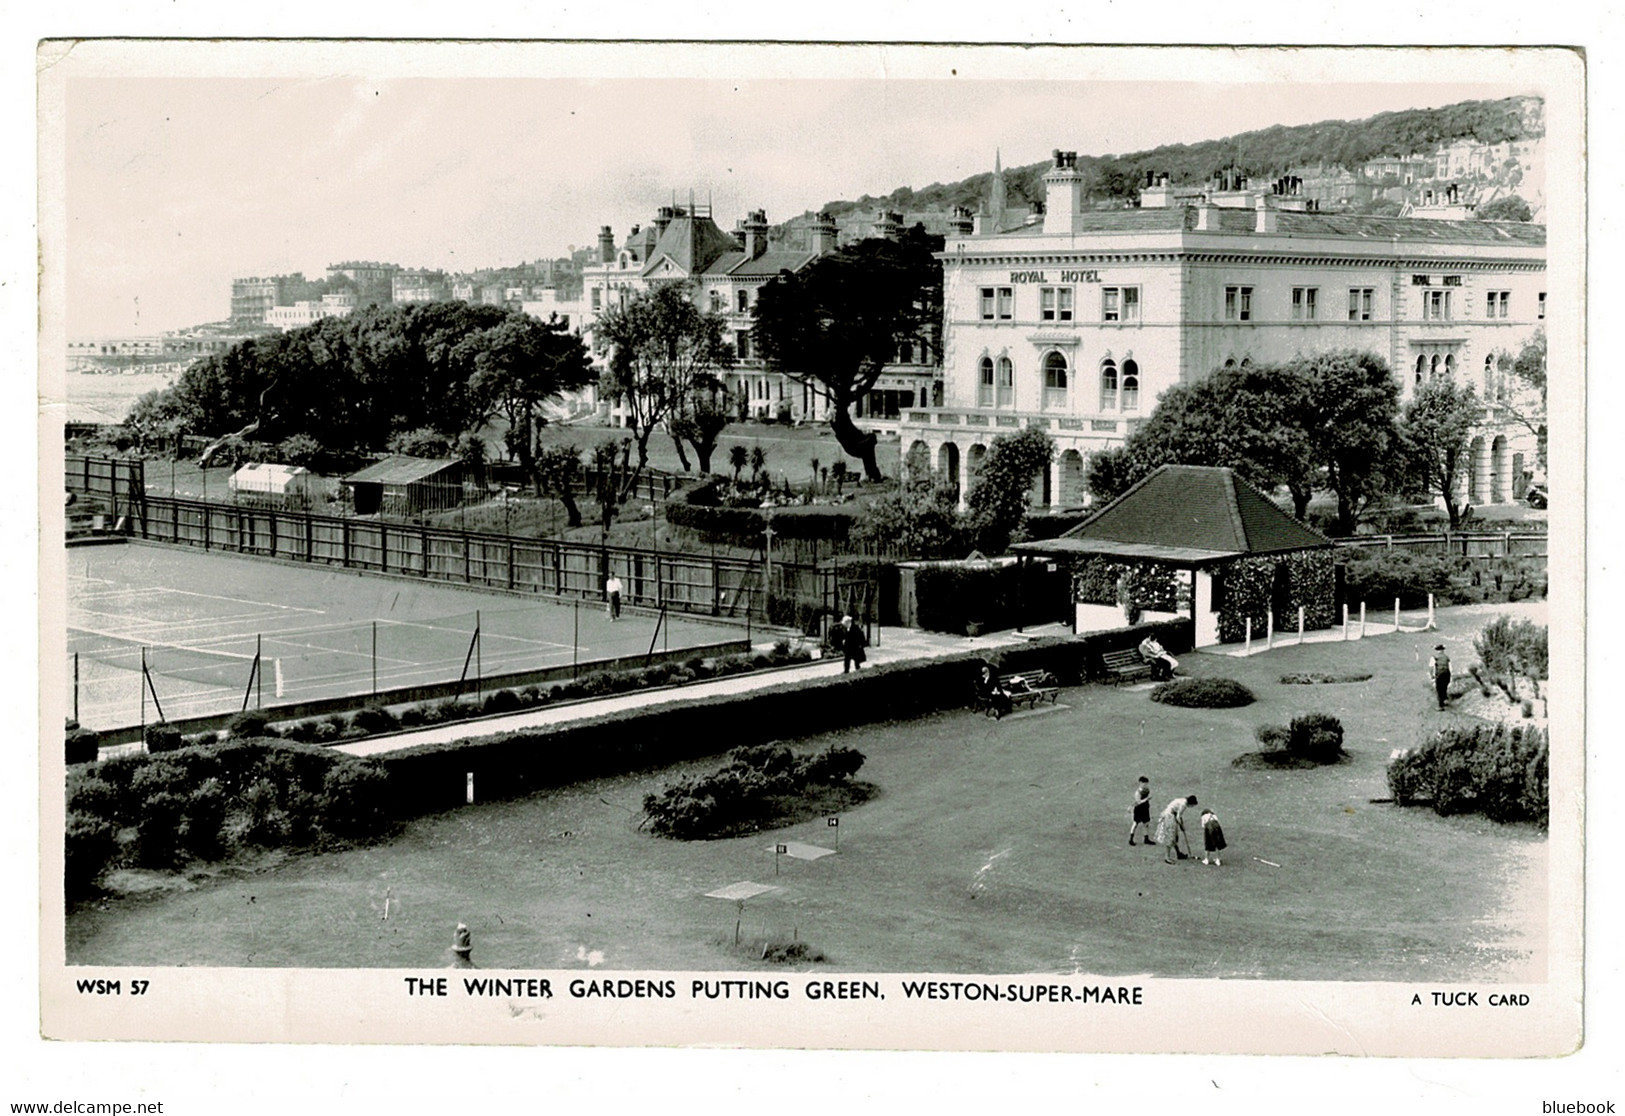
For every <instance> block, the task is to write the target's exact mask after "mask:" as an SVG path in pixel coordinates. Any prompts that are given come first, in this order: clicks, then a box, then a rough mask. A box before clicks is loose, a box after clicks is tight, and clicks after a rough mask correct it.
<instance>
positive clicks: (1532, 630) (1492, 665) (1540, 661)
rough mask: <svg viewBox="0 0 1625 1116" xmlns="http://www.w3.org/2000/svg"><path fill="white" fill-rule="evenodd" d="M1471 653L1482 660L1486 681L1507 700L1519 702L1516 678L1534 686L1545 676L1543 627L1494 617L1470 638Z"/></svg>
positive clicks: (1510, 618) (1546, 668)
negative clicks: (1471, 644) (1473, 651)
mask: <svg viewBox="0 0 1625 1116" xmlns="http://www.w3.org/2000/svg"><path fill="white" fill-rule="evenodd" d="M1473 650H1475V651H1477V652H1478V657H1479V659H1480V660H1482V661H1483V663H1484V669H1485V672H1486V673H1488V674H1489V676H1490V681H1491V682H1493V683H1494V684H1495V685H1497V686H1499V687H1500V688H1501V690H1502V692H1503V693H1505V694H1506V695H1507V700H1508V701H1512V702H1516V701H1518V700H1519V698H1518V679H1519V678H1527V679H1529V680H1530V682H1531V683H1534V682H1538V680H1539V679H1542V678H1545V677H1546V675H1547V674H1548V673H1549V660H1548V656H1547V642H1546V626H1545V625H1544V624H1536V623H1534V622H1533V621H1530V620H1514V619H1513V618H1512V617H1510V616H1497V617H1496V618H1495V619H1494V620H1492V621H1490V622H1489V623H1488V624H1486V625H1484V628H1483V630H1482V631H1480V632H1479V633H1478V635H1477V636H1476V637H1475V638H1474V639H1473ZM1536 694H1537V696H1538V694H1539V691H1538V690H1537V691H1536Z"/></svg>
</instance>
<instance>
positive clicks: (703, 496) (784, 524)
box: [665, 480, 863, 546]
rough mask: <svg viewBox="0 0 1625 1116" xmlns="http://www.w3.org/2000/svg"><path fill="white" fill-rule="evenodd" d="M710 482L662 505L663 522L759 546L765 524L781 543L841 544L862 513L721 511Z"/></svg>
mask: <svg viewBox="0 0 1625 1116" xmlns="http://www.w3.org/2000/svg"><path fill="white" fill-rule="evenodd" d="M719 484H720V481H717V480H713V481H712V482H710V483H708V484H702V485H700V486H699V487H697V488H693V489H689V490H687V491H686V492H683V493H679V494H678V495H676V496H673V497H672V499H671V500H669V501H668V502H667V503H666V505H665V514H666V522H667V523H670V524H671V525H672V526H674V527H685V528H687V529H688V530H691V531H700V532H703V533H705V534H707V535H711V536H716V537H717V538H725V539H729V540H739V541H740V542H741V543H743V544H744V545H748V546H760V545H761V542H762V537H763V535H764V533H765V531H766V528H767V524H768V520H769V519H770V518H771V520H772V522H773V534H774V536H775V537H777V538H784V539H821V540H829V541H833V542H845V541H846V539H847V537H848V535H849V534H850V532H851V530H852V524H853V523H854V522H856V521H857V520H858V519H859V518H860V517H861V516H862V514H863V513H862V511H861V509H860V508H859V507H858V506H857V505H852V504H839V505H837V504H807V505H800V506H798V505H793V504H792V505H787V506H784V507H775V508H768V509H764V508H738V507H723V506H722V505H721V504H719V503H718V497H717V488H718V486H719Z"/></svg>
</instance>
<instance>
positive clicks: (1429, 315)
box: [1422, 291, 1450, 322]
mask: <svg viewBox="0 0 1625 1116" xmlns="http://www.w3.org/2000/svg"><path fill="white" fill-rule="evenodd" d="M1422 317H1424V318H1426V319H1427V320H1428V321H1430V322H1443V321H1448V320H1449V319H1450V292H1449V291H1423V292H1422Z"/></svg>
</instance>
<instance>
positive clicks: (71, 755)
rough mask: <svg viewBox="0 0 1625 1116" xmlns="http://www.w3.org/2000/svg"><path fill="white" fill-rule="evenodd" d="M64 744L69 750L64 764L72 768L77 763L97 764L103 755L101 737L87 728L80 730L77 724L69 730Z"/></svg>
mask: <svg viewBox="0 0 1625 1116" xmlns="http://www.w3.org/2000/svg"><path fill="white" fill-rule="evenodd" d="M64 743H65V746H66V749H67V750H66V753H65V758H64V762H66V763H67V764H68V765H70V766H72V765H73V764H76V763H95V762H96V760H97V758H98V757H99V756H100V755H101V737H100V736H98V735H97V734H96V733H94V732H92V731H90V730H89V729H87V728H80V727H79V726H78V725H77V724H74V725H71V726H70V727H69V728H68V730H67V736H66V739H65V741H64Z"/></svg>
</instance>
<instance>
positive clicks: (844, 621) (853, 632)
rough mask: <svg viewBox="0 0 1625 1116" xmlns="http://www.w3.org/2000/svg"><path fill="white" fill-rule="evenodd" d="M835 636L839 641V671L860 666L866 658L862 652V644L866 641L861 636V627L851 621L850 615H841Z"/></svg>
mask: <svg viewBox="0 0 1625 1116" xmlns="http://www.w3.org/2000/svg"><path fill="white" fill-rule="evenodd" d="M836 636H837V638H838V639H839V640H840V643H841V658H842V664H841V673H842V674H845V673H846V672H847V671H849V670H857V669H859V668H861V667H862V666H863V661H864V660H865V659H866V658H868V656H867V655H865V654H864V653H863V645H864V643H865V642H867V641H866V640H865V639H864V638H863V629H862V628H860V627H858V626H857V624H855V623H853V622H852V617H851V616H850V615H847V616H843V617H841V627H840V630H839V631H838V632H837V633H836Z"/></svg>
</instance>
